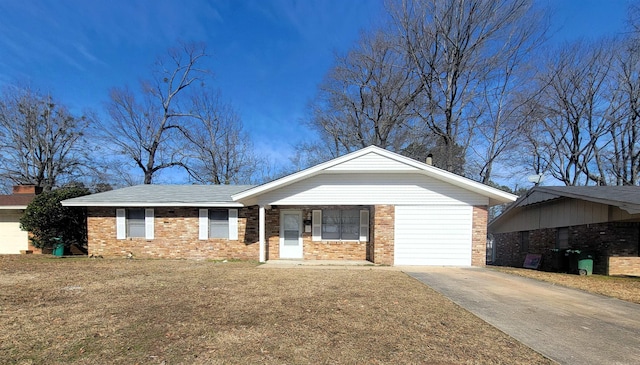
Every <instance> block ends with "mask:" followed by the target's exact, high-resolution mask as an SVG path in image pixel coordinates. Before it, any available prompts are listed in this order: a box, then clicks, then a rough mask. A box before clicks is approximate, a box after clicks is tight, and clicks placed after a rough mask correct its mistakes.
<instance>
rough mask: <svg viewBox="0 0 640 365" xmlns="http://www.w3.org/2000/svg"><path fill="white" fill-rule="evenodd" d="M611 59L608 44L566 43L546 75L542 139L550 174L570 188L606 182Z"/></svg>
mask: <svg viewBox="0 0 640 365" xmlns="http://www.w3.org/2000/svg"><path fill="white" fill-rule="evenodd" d="M611 55H612V51H611V49H610V48H608V47H607V44H605V43H604V42H600V43H595V44H587V43H582V42H578V43H575V44H572V45H565V46H563V47H562V49H560V50H558V51H556V52H554V53H553V56H552V57H551V59H550V61H549V62H548V63H546V64H545V66H544V67H546V69H545V71H543V72H542V73H541V77H540V80H539V81H540V82H541V83H542V85H543V87H544V89H543V93H542V100H541V101H538V105H539V107H540V108H542V110H544V115H543V117H542V118H541V120H539V123H541V126H542V133H541V134H540V135H538V136H537V138H538V140H539V141H541V143H543V145H544V151H545V154H544V156H543V158H546V159H547V162H548V163H549V165H550V166H551V170H550V173H551V174H552V175H553V177H555V178H556V179H558V180H560V181H561V182H563V183H564V184H566V185H587V184H588V183H589V182H594V183H596V184H606V179H605V175H606V172H605V165H604V162H605V161H604V155H605V154H604V152H603V150H604V148H606V146H607V144H608V140H607V138H606V137H607V136H608V135H609V133H610V131H611V126H612V123H611V121H610V117H611V115H612V112H613V110H612V108H613V107H614V106H613V105H612V104H610V103H606V102H605V101H606V98H607V95H608V93H609V92H610V89H609V85H607V80H608V79H609V77H610V68H611V64H612V57H611Z"/></svg>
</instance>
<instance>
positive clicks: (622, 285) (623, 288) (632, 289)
mask: <svg viewBox="0 0 640 365" xmlns="http://www.w3.org/2000/svg"><path fill="white" fill-rule="evenodd" d="M491 268H492V269H494V270H498V271H501V272H506V273H509V274H514V275H519V276H524V277H528V278H532V279H537V280H542V281H546V282H549V283H553V284H557V285H562V286H566V287H569V288H575V289H580V290H584V291H588V292H590V293H594V294H600V295H606V296H608V297H612V298H618V299H622V300H626V301H629V302H633V303H637V304H640V278H639V277H618V276H605V275H588V276H580V275H572V274H562V273H555V272H544V271H536V270H529V269H520V268H513V267H498V266H492V267H491Z"/></svg>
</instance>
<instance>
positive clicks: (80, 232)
mask: <svg viewBox="0 0 640 365" xmlns="http://www.w3.org/2000/svg"><path fill="white" fill-rule="evenodd" d="M88 194H89V190H87V189H85V188H78V187H73V188H62V189H58V190H53V191H49V192H45V193H42V194H40V195H37V196H36V197H35V198H34V199H33V201H31V203H30V204H29V205H28V206H27V209H26V210H25V212H24V214H23V215H22V218H21V219H20V226H21V228H22V229H23V230H25V231H29V232H31V237H30V239H31V242H32V244H33V245H34V246H35V247H37V248H53V246H55V244H56V242H57V241H56V239H57V238H61V239H62V243H64V245H65V246H67V247H69V246H70V245H72V244H76V245H78V246H86V243H87V219H86V218H87V214H86V210H85V209H84V208H80V207H63V206H62V205H61V204H60V202H61V201H62V200H65V199H71V198H76V197H79V196H83V195H88Z"/></svg>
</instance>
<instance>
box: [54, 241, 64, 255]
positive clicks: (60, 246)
mask: <svg viewBox="0 0 640 365" xmlns="http://www.w3.org/2000/svg"><path fill="white" fill-rule="evenodd" d="M53 240H54V242H55V244H54V246H53V252H52V253H53V256H57V257H62V255H64V243H62V238H60V237H56V238H54V239H53Z"/></svg>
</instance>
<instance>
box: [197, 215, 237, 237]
mask: <svg viewBox="0 0 640 365" xmlns="http://www.w3.org/2000/svg"><path fill="white" fill-rule="evenodd" d="M199 217H200V222H199V239H201V240H206V239H209V238H222V239H229V240H237V239H238V209H227V208H212V209H204V208H203V209H200V213H199Z"/></svg>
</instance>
